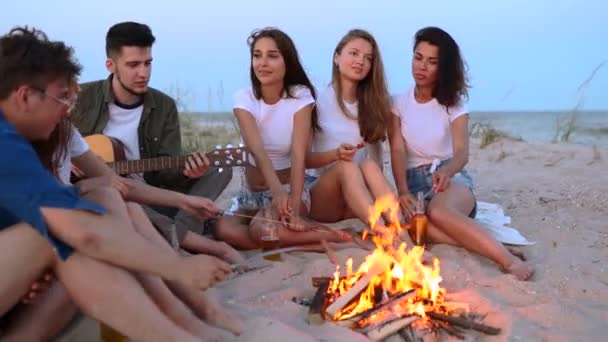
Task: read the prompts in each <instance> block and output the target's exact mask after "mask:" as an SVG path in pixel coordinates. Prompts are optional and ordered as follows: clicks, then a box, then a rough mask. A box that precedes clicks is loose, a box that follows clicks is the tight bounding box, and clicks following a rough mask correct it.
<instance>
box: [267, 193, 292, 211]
mask: <svg viewBox="0 0 608 342" xmlns="http://www.w3.org/2000/svg"><path fill="white" fill-rule="evenodd" d="M272 208H273V209H274V210H275V212H276V213H277V214H278V215H279V218H282V217H286V216H289V215H291V208H290V207H289V194H288V193H287V191H285V190H283V189H281V190H280V191H277V192H276V193H274V192H273V194H272Z"/></svg>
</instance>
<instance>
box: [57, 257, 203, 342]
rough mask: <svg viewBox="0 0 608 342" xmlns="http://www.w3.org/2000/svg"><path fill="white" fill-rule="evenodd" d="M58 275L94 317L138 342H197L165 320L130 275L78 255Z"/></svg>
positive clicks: (66, 263)
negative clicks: (182, 341)
mask: <svg viewBox="0 0 608 342" xmlns="http://www.w3.org/2000/svg"><path fill="white" fill-rule="evenodd" d="M55 269H56V273H57V276H58V278H59V279H60V281H61V282H62V283H63V284H64V285H65V287H66V289H67V290H68V292H69V293H70V296H71V298H72V300H73V301H74V302H75V303H76V304H77V305H78V306H79V307H80V308H81V309H82V310H83V312H85V313H86V314H88V315H90V316H91V317H93V318H95V319H98V320H100V321H102V322H104V323H105V324H107V325H108V326H110V327H112V328H113V329H115V330H117V331H119V332H121V333H122V334H124V335H126V336H128V337H129V338H131V339H133V340H136V341H181V340H184V341H196V340H197V339H196V338H194V336H192V335H190V334H188V333H187V332H186V331H184V330H182V329H181V328H179V327H178V326H176V325H175V324H174V323H173V322H171V321H170V320H169V319H167V317H165V316H164V315H163V314H162V313H161V311H160V310H159V308H158V307H157V306H156V305H155V304H154V303H153V302H152V300H151V299H150V297H148V296H147V295H146V293H145V291H144V289H143V288H142V287H141V285H140V284H139V283H138V282H137V281H136V280H135V278H133V276H131V275H130V274H129V273H127V272H125V271H123V270H121V269H118V268H115V267H112V266H110V265H107V264H103V263H101V262H98V261H96V260H93V259H90V258H88V257H85V256H83V255H82V254H79V253H74V254H73V255H71V256H70V257H69V258H68V259H67V261H65V262H59V261H58V262H57V264H56V267H55Z"/></svg>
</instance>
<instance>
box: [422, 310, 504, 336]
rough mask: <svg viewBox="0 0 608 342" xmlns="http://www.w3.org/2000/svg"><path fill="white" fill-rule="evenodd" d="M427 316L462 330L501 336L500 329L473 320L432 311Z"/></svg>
mask: <svg viewBox="0 0 608 342" xmlns="http://www.w3.org/2000/svg"><path fill="white" fill-rule="evenodd" d="M426 314H427V315H429V317H431V318H433V319H436V320H442V321H445V322H448V323H450V324H453V325H455V326H459V327H461V328H465V329H473V330H477V331H479V332H482V333H484V334H487V335H498V334H500V328H495V327H492V326H489V325H486V324H483V323H477V322H473V321H472V320H469V319H466V318H464V317H456V316H449V315H444V314H440V313H437V312H432V311H430V312H427V313H426Z"/></svg>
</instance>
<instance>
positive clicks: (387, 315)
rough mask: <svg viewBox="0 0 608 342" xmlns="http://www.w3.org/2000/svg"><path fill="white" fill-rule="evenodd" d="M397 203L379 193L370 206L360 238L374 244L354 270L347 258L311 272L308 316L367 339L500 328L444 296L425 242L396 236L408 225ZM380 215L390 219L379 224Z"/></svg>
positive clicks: (436, 266) (461, 334)
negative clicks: (327, 271) (321, 273)
mask: <svg viewBox="0 0 608 342" xmlns="http://www.w3.org/2000/svg"><path fill="white" fill-rule="evenodd" d="M398 206H399V204H398V203H397V202H395V201H394V200H392V199H391V198H383V199H381V200H379V201H377V202H376V204H375V205H374V206H373V207H372V208H371V209H370V215H369V217H370V219H369V227H371V229H370V230H369V231H364V232H363V238H364V239H365V238H370V239H371V240H372V241H373V242H374V244H375V246H376V248H375V249H374V251H373V252H372V253H371V254H369V255H368V256H367V257H366V258H365V260H364V261H363V263H361V265H359V267H358V268H357V269H356V271H355V270H354V269H353V260H352V259H348V260H347V262H346V265H345V270H344V271H341V269H340V266H337V267H336V271H335V273H334V274H333V277H318V278H313V285H314V286H316V287H317V288H318V289H317V292H316V295H315V297H314V298H313V300H312V302H311V304H310V305H311V306H310V309H309V317H308V319H309V322H310V323H311V324H319V323H322V322H324V321H331V322H334V323H336V324H340V325H343V326H347V327H349V328H351V329H353V330H356V331H359V332H361V333H364V334H366V335H367V336H368V337H369V338H370V339H372V340H383V339H385V338H387V337H390V336H392V335H396V336H400V337H401V339H403V340H406V341H415V340H417V339H418V338H419V337H420V336H421V335H424V334H427V333H429V332H431V333H434V334H438V333H439V332H440V331H442V330H443V331H445V332H446V333H448V334H450V335H452V336H455V337H457V338H460V339H463V338H464V337H465V336H464V331H463V330H462V329H474V330H477V331H481V332H484V333H486V334H490V335H497V334H499V333H500V329H497V328H493V327H490V326H487V325H484V324H482V323H479V322H477V321H476V320H475V319H474V314H472V313H470V312H469V310H468V305H467V304H466V303H450V302H448V301H446V299H445V294H446V290H445V289H444V288H442V287H441V286H440V283H441V280H442V279H441V275H440V267H439V260H438V259H437V258H434V259H433V260H432V265H426V264H425V263H423V256H424V247H421V246H413V247H412V248H411V249H408V246H406V244H405V243H402V242H401V243H400V242H399V241H400V236H403V234H407V229H406V228H407V227H402V226H401V225H400V224H399V220H398V219H397V217H396V216H397V215H396V213H397V209H398ZM381 217H384V218H387V219H388V222H393V223H392V224H391V225H389V226H387V227H385V226H383V225H379V224H378V222H379V220H380V218H381Z"/></svg>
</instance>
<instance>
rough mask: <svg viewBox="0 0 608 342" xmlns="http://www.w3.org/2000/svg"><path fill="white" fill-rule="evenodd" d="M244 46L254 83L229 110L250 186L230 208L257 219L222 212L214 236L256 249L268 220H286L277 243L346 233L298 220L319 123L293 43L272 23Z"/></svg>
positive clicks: (305, 202) (305, 206) (305, 208)
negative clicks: (247, 156)
mask: <svg viewBox="0 0 608 342" xmlns="http://www.w3.org/2000/svg"><path fill="white" fill-rule="evenodd" d="M248 44H249V48H250V56H251V64H250V71H249V73H250V77H251V86H249V87H247V88H245V89H242V90H240V91H238V92H237V93H236V94H235V95H234V98H233V109H234V115H235V116H236V118H237V120H238V122H239V127H240V130H241V136H242V140H243V142H244V143H245V145H246V146H247V147H248V148H249V150H250V151H251V154H252V156H253V158H252V161H251V162H252V163H253V165H254V166H253V167H248V168H246V170H245V178H246V182H247V190H246V191H244V192H243V193H241V194H239V195H238V196H236V197H235V198H234V199H233V201H234V203H235V204H236V208H234V209H238V210H240V211H241V212H242V213H246V214H247V215H249V216H254V215H255V216H256V218H254V219H253V220H246V219H245V220H242V219H240V218H236V217H224V218H222V219H221V220H220V221H219V222H218V226H217V227H216V231H215V235H216V237H217V238H218V239H220V240H223V241H225V242H228V243H230V244H232V245H234V246H238V247H240V248H259V247H260V246H261V243H262V240H263V237H264V235H265V234H266V231H267V229H268V228H269V227H268V226H269V225H271V224H272V223H269V222H268V221H267V219H272V220H282V221H284V222H285V223H286V224H283V225H280V226H279V227H276V228H275V229H277V230H278V232H275V233H272V234H275V235H276V233H278V237H279V241H280V245H293V244H305V243H314V242H319V241H320V240H332V241H337V240H341V239H344V238H345V235H342V234H337V233H328V232H322V231H304V230H305V227H307V226H308V225H306V224H304V222H303V221H302V220H301V219H300V218H302V217H303V216H307V215H308V213H309V210H310V193H309V191H308V188H307V187H306V186H305V184H304V169H305V165H304V163H305V156H306V150H307V146H308V141H309V137H310V135H311V134H312V133H313V132H314V131H317V130H318V127H319V125H318V118H317V110H316V108H315V97H316V95H315V90H314V87H313V86H312V84H311V82H310V80H309V79H308V76H307V75H306V72H305V71H304V68H303V67H302V64H301V63H300V59H299V57H298V52H297V50H296V47H295V44H294V43H293V41H292V40H291V38H290V37H289V36H288V35H287V34H285V33H284V32H283V31H281V30H279V29H276V28H265V29H262V30H258V31H255V32H253V33H252V34H251V36H249V39H248ZM277 226H278V225H277ZM273 238H276V236H275V237H273Z"/></svg>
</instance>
